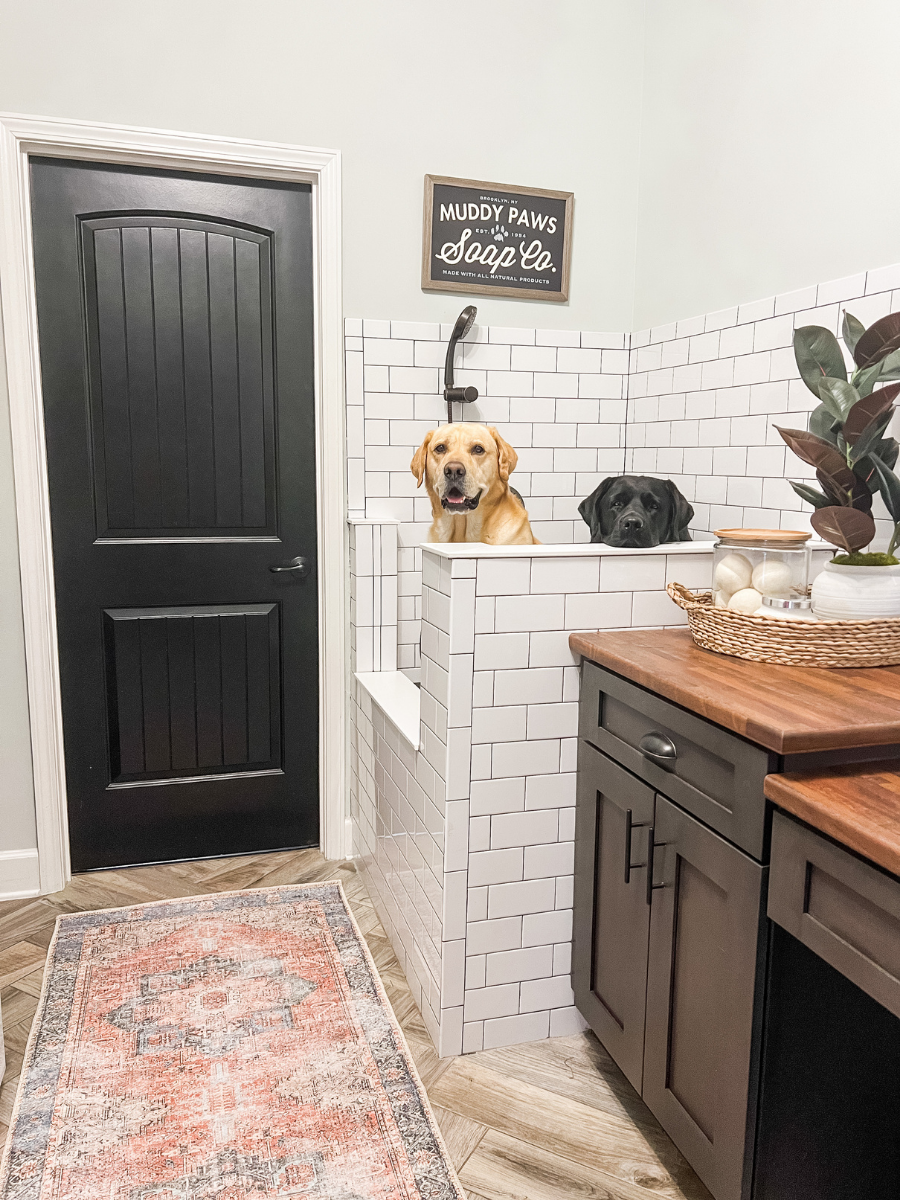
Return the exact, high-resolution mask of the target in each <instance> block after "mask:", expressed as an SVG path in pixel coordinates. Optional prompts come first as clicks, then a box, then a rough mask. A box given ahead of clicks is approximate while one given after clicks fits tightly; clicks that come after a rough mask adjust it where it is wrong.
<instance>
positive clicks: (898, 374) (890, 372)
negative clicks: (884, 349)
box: [877, 350, 900, 379]
mask: <svg viewBox="0 0 900 1200" xmlns="http://www.w3.org/2000/svg"><path fill="white" fill-rule="evenodd" d="M877 365H878V366H880V367H881V371H880V373H879V375H878V378H879V379H900V350H895V351H894V352H893V353H892V354H889V355H888V356H887V358H883V359H882V360H881V362H880V363H878V364H877Z"/></svg>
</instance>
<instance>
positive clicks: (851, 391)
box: [819, 377, 860, 421]
mask: <svg viewBox="0 0 900 1200" xmlns="http://www.w3.org/2000/svg"><path fill="white" fill-rule="evenodd" d="M819 396H820V397H821V399H822V403H823V404H824V405H825V407H826V408H827V409H828V411H829V412H830V413H831V415H832V416H833V417H835V419H836V420H838V421H844V420H846V417H847V413H848V412H849V411H850V409H851V408H852V407H853V406H854V404H855V403H856V402H857V400H859V398H860V397H859V392H858V391H857V390H856V388H855V387H854V386H853V385H852V384H850V383H848V382H847V381H846V379H832V378H830V377H829V378H827V379H823V380H822V381H821V383H820V384H819Z"/></svg>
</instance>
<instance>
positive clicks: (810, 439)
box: [775, 425, 859, 506]
mask: <svg viewBox="0 0 900 1200" xmlns="http://www.w3.org/2000/svg"><path fill="white" fill-rule="evenodd" d="M775 428H776V429H777V430H778V432H779V433H780V434H781V436H782V437H783V438H784V440H785V441H786V442H787V444H788V446H790V448H791V449H792V450H793V452H794V453H795V454H796V455H797V457H798V458H801V459H802V460H803V461H804V462H805V463H809V465H810V466H811V467H815V468H816V474H817V476H818V478H819V482H820V483H821V484H822V485H823V486H824V487H825V490H826V491H827V492H828V494H829V495H830V496H834V498H835V499H839V500H840V503H841V504H846V505H848V506H849V505H850V503H851V500H850V495H849V493H852V491H853V488H854V486H855V485H856V484H857V483H858V482H859V480H858V479H857V477H856V476H855V475H854V474H853V472H852V471H851V470H850V468H849V467H848V466H847V463H846V462H845V460H844V456H843V454H841V453H839V451H837V450H835V448H834V446H832V445H831V444H830V443H829V442H826V441H824V440H823V439H822V438H820V437H816V435H815V434H814V433H808V432H807V431H806V430H805V429H782V428H781V426H780V425H776V426H775ZM845 497H846V498H845Z"/></svg>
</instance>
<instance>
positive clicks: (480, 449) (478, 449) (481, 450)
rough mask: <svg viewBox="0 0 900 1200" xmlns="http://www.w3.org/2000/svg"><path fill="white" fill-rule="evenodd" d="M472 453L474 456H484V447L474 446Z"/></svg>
mask: <svg viewBox="0 0 900 1200" xmlns="http://www.w3.org/2000/svg"><path fill="white" fill-rule="evenodd" d="M472 453H473V454H484V446H473V447H472Z"/></svg>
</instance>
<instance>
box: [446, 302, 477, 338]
mask: <svg viewBox="0 0 900 1200" xmlns="http://www.w3.org/2000/svg"><path fill="white" fill-rule="evenodd" d="M477 313H478V309H477V308H476V307H475V305H474V304H469V305H468V306H467V307H466V308H464V309H463V310H462V312H461V313H460V314H459V316H458V317H457V318H456V324H455V325H454V326H453V332H452V333H451V334H450V341H451V342H458V341H459V340H460V339H461V338H464V337H465V336H466V334H467V333H468V332H469V330H470V329H471V328H472V326H473V324H474V323H475V317H476V315H477Z"/></svg>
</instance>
